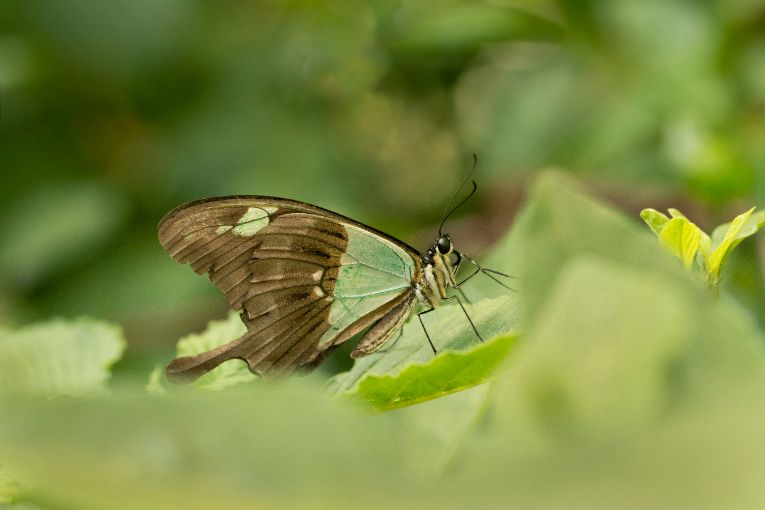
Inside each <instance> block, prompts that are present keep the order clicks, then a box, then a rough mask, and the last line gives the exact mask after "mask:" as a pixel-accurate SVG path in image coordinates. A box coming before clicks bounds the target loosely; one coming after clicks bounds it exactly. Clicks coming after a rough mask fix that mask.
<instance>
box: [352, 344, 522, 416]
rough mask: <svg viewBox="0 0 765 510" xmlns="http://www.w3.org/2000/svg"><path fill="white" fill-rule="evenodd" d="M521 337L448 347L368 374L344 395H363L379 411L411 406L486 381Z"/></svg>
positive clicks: (359, 396) (356, 396)
mask: <svg viewBox="0 0 765 510" xmlns="http://www.w3.org/2000/svg"><path fill="white" fill-rule="evenodd" d="M517 340H518V336H517V335H513V334H511V335H505V336H499V337H496V338H494V339H492V340H490V341H488V342H486V343H485V344H480V345H477V346H475V347H473V348H471V349H468V350H463V351H448V352H445V353H443V354H441V355H439V356H436V357H435V358H433V359H431V360H430V361H428V362H426V363H413V364H411V365H409V366H407V367H406V368H404V369H403V370H402V371H401V372H399V373H398V374H396V375H376V374H369V373H368V374H366V375H365V376H364V377H363V378H362V379H361V380H360V381H359V382H358V383H357V384H356V386H355V387H354V389H353V390H350V391H346V392H343V393H341V395H342V396H344V397H351V398H361V399H363V400H365V401H366V402H368V403H369V404H371V405H372V406H374V407H375V408H376V409H377V410H378V411H388V410H391V409H398V408H401V407H406V406H411V405H414V404H418V403H421V402H425V401H427V400H432V399H434V398H439V397H442V396H444V395H448V394H450V393H454V392H457V391H461V390H464V389H467V388H471V387H473V386H477V385H479V384H483V383H485V382H487V381H488V380H489V379H490V378H491V376H492V374H493V373H494V371H495V370H496V369H497V367H498V366H499V365H501V364H502V363H503V362H504V361H505V359H506V357H507V355H508V354H509V353H510V351H511V349H512V348H513V346H514V345H515V342H516V341H517Z"/></svg>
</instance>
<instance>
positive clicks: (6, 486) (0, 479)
mask: <svg viewBox="0 0 765 510" xmlns="http://www.w3.org/2000/svg"><path fill="white" fill-rule="evenodd" d="M20 492H21V487H20V486H19V484H18V483H16V481H14V480H13V479H12V478H11V477H10V476H8V474H6V472H5V470H4V469H3V468H2V466H0V505H7V504H10V503H13V502H14V500H15V499H16V497H17V496H18V495H19V493H20Z"/></svg>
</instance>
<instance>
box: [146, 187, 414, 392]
mask: <svg viewBox="0 0 765 510" xmlns="http://www.w3.org/2000/svg"><path fill="white" fill-rule="evenodd" d="M159 238H160V242H161V244H162V246H163V247H164V248H165V249H166V250H167V251H168V253H169V254H170V255H171V256H172V257H173V258H175V259H176V260H178V261H179V262H182V263H187V264H189V265H191V267H192V268H193V269H194V271H196V272H197V273H200V274H201V273H204V272H207V273H208V274H209V276H210V279H211V280H212V282H213V283H214V284H215V285H216V287H218V288H219V289H221V291H223V293H224V294H225V295H226V298H227V299H228V301H229V304H230V305H231V306H232V308H234V309H236V310H241V312H242V314H241V315H242V320H243V321H244V323H245V324H246V325H247V333H245V335H243V336H242V337H241V338H239V339H237V340H235V341H233V342H230V343H229V344H226V345H224V346H222V347H219V348H217V349H215V350H213V351H209V352H207V353H203V354H200V355H198V356H193V357H185V358H178V359H176V360H174V361H173V362H172V363H171V364H170V366H168V370H167V373H168V376H170V377H174V378H195V377H198V376H199V375H202V374H203V373H205V372H207V371H208V370H211V369H212V368H214V367H215V366H217V365H218V364H220V363H222V362H223V361H226V360H228V359H232V358H240V359H243V360H245V361H246V362H247V363H248V365H249V367H250V369H251V370H253V371H255V372H258V373H270V372H279V371H287V370H291V369H293V368H294V367H297V366H300V365H305V364H311V363H312V362H315V361H316V360H317V359H318V357H319V355H320V354H321V353H323V352H325V351H327V350H328V349H329V348H330V347H332V346H333V345H337V344H339V343H341V342H343V341H345V340H347V339H348V338H350V337H351V336H353V335H355V334H356V333H358V332H360V331H362V330H364V329H366V328H367V327H369V326H371V325H372V324H374V323H376V322H378V321H380V320H381V319H382V318H383V317H384V316H385V315H386V314H389V313H390V312H391V311H392V310H393V309H400V305H401V303H402V302H403V301H406V300H407V299H408V297H409V296H410V295H411V294H412V292H413V291H412V282H413V281H415V280H414V278H417V277H418V275H419V272H420V270H421V269H420V258H419V255H418V254H417V252H416V251H415V250H414V249H412V248H410V247H408V246H406V245H405V244H404V243H401V242H400V241H397V240H395V239H393V238H391V237H388V236H386V235H385V234H382V233H380V232H378V231H376V230H374V229H371V228H370V227H367V226H365V225H362V224H360V223H358V222H355V221H353V220H350V219H348V218H345V217H343V216H340V215H338V214H335V213H332V212H330V211H327V210H324V209H321V208H318V207H315V206H311V205H308V204H304V203H301V202H296V201H292V200H286V199H279V198H270V197H224V198H219V199H208V200H204V201H199V202H193V203H191V204H187V205H185V206H182V207H180V208H178V209H176V210H175V211H173V212H171V213H170V214H168V215H167V217H166V218H165V219H164V220H163V221H162V223H161V224H160V227H159ZM410 301H411V300H410ZM397 307H398V308H397ZM377 329H380V327H378V328H377Z"/></svg>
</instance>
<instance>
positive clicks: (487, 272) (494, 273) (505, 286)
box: [456, 255, 516, 292]
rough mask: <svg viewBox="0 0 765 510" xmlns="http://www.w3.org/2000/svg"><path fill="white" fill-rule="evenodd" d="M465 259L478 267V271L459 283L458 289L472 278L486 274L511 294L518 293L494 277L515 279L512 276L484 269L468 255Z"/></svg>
mask: <svg viewBox="0 0 765 510" xmlns="http://www.w3.org/2000/svg"><path fill="white" fill-rule="evenodd" d="M463 257H464V258H465V259H467V261H468V262H470V263H471V264H473V265H474V266H475V267H476V270H475V271H473V272H472V273H471V274H470V275H469V276H468V277H467V278H465V279H464V280H462V281H461V282H459V283H458V284H457V285H456V286H457V287H459V286H460V285H462V284H463V283H465V282H467V281H468V280H470V279H471V278H472V277H474V276H475V275H477V274H478V273H483V274H485V275H486V276H488V277H489V278H491V279H492V280H494V281H495V282H497V283H498V284H500V285H502V286H503V287H504V288H506V289H507V290H509V291H511V292H516V290H515V289H513V288H511V287H508V286H507V285H505V284H504V283H502V282H501V281H499V279H497V278H496V277H495V276H494V275H499V276H504V277H505V278H515V277H514V276H510V275H509V274H505V273H503V272H501V271H497V270H495V269H489V268H486V267H483V266H481V265H480V264H479V263H478V262H476V261H475V260H473V259H471V258H470V257H468V256H466V255H463Z"/></svg>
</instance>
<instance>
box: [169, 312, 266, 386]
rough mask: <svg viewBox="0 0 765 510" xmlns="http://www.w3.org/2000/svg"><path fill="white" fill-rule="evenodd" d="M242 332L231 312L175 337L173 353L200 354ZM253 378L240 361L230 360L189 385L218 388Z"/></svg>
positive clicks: (233, 313)
mask: <svg viewBox="0 0 765 510" xmlns="http://www.w3.org/2000/svg"><path fill="white" fill-rule="evenodd" d="M246 331H247V328H246V327H245V325H244V323H243V322H242V319H241V318H240V317H239V314H238V313H236V312H231V313H230V314H229V315H228V318H226V319H225V320H221V321H212V322H210V323H209V324H208V325H207V329H205V330H204V331H203V332H202V333H198V334H193V335H189V336H186V337H184V338H182V339H181V340H179V341H178V353H177V354H178V356H194V355H197V354H201V353H203V352H207V351H209V350H212V349H215V348H216V347H219V346H221V345H223V344H226V343H228V342H230V341H232V340H236V339H237V338H239V337H240V336H242V335H243V334H244V333H245V332H246ZM256 379H257V376H256V375H254V374H253V373H252V372H250V370H249V369H248V368H247V365H246V364H245V363H244V362H243V361H240V360H237V359H232V360H229V361H226V362H225V363H221V364H220V365H218V366H217V367H216V368H215V369H214V370H211V371H209V372H207V373H206V374H205V375H203V376H202V377H200V378H199V379H197V380H196V381H194V383H193V385H194V387H196V388H198V389H200V390H222V389H224V388H229V387H231V386H236V385H237V384H242V383H248V382H252V381H254V380H256ZM154 386H156V385H154Z"/></svg>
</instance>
